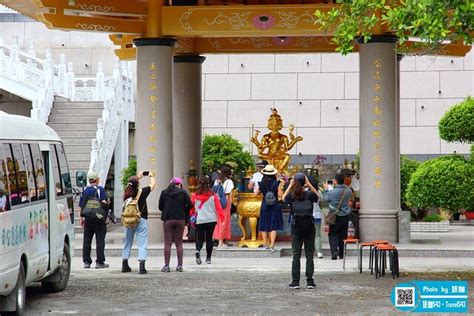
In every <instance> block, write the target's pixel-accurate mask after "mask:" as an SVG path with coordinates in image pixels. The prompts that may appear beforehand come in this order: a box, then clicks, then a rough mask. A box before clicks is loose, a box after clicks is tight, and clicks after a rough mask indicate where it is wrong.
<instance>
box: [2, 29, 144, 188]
mask: <svg viewBox="0 0 474 316" xmlns="http://www.w3.org/2000/svg"><path fill="white" fill-rule="evenodd" d="M127 64H128V65H127ZM97 69H98V72H97V74H96V75H95V76H90V77H85V76H76V75H75V74H74V71H73V70H74V68H73V64H72V63H71V62H67V60H66V56H65V55H64V54H60V56H59V64H57V65H55V64H54V62H53V59H52V57H51V50H50V49H49V48H48V49H46V52H45V59H40V58H37V57H36V50H35V47H34V45H33V43H30V45H29V47H28V50H27V52H22V51H21V50H20V48H19V45H18V36H14V37H13V43H12V45H11V46H8V45H5V44H4V42H3V38H2V37H1V36H0V89H4V90H6V91H9V92H11V93H13V94H16V95H18V96H20V97H22V98H24V99H27V100H30V101H31V102H32V110H31V117H32V118H35V119H37V120H39V121H41V122H43V123H46V122H47V121H48V117H49V114H50V112H51V108H52V106H53V102H54V97H55V96H60V97H63V98H66V99H69V100H70V101H103V102H104V109H103V112H102V118H100V119H99V120H98V122H97V131H96V138H95V139H93V140H92V150H91V162H90V169H94V170H96V171H97V172H98V173H99V176H100V178H101V179H104V180H105V179H106V178H107V173H108V170H109V166H110V163H111V160H112V155H113V152H114V148H115V144H116V141H117V137H118V134H119V131H120V127H121V126H122V125H123V124H122V122H123V121H129V120H131V121H134V120H135V117H134V113H135V112H134V111H135V97H134V80H133V73H132V70H131V67H130V63H126V62H120V61H119V60H118V59H117V60H116V61H115V63H114V70H113V74H112V76H110V77H107V76H105V74H104V72H103V64H102V63H101V62H99V63H98V67H97Z"/></svg>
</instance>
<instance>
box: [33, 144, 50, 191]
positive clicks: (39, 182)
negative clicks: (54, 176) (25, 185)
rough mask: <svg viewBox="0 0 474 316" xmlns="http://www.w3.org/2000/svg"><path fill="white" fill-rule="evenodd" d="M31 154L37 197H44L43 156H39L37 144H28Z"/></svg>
mask: <svg viewBox="0 0 474 316" xmlns="http://www.w3.org/2000/svg"><path fill="white" fill-rule="evenodd" d="M30 149H31V156H32V157H33V166H34V169H35V171H34V172H35V182H36V188H37V190H38V199H39V200H44V199H46V180H45V178H44V172H45V171H44V164H43V156H41V151H40V148H39V144H30Z"/></svg>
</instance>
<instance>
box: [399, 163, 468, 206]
mask: <svg viewBox="0 0 474 316" xmlns="http://www.w3.org/2000/svg"><path fill="white" fill-rule="evenodd" d="M473 174H474V164H472V163H469V162H468V161H466V159H464V157H462V156H458V155H450V156H444V157H439V158H435V159H431V160H428V161H425V162H424V163H422V164H421V165H420V166H419V167H418V169H417V170H416V171H415V172H414V173H413V175H412V177H411V179H410V182H409V184H408V188H407V191H406V200H407V202H408V204H409V205H411V206H415V207H420V208H429V207H437V208H443V209H446V210H450V211H452V212H456V211H457V210H459V209H468V210H470V209H474V177H473V176H472V175H473Z"/></svg>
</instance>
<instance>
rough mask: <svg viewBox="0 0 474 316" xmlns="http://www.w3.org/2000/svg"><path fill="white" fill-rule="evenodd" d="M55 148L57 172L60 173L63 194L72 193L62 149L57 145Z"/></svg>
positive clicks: (69, 176)
mask: <svg viewBox="0 0 474 316" xmlns="http://www.w3.org/2000/svg"><path fill="white" fill-rule="evenodd" d="M55 146H56V152H57V153H58V160H59V171H60V172H61V184H62V187H63V194H70V193H72V183H71V175H70V174H69V168H68V166H67V161H66V155H65V153H64V147H63V146H62V145H59V144H58V145H55Z"/></svg>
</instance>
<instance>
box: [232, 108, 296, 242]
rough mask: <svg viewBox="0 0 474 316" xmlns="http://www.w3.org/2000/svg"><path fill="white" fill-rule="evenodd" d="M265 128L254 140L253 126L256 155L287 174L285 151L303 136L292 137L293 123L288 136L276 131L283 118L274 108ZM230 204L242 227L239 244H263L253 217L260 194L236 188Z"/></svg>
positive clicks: (257, 212)
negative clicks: (261, 134) (247, 226)
mask: <svg viewBox="0 0 474 316" xmlns="http://www.w3.org/2000/svg"><path fill="white" fill-rule="evenodd" d="M267 126H268V129H269V130H270V133H268V134H265V135H263V137H262V139H261V140H260V141H259V140H258V135H259V134H260V131H259V130H255V133H254V135H253V136H252V138H251V139H250V140H251V142H252V143H254V144H255V145H256V146H257V148H258V158H260V159H262V160H267V161H268V162H269V163H270V164H272V165H273V166H274V167H275V168H276V169H277V170H278V171H279V172H285V173H286V174H288V163H289V161H290V154H289V153H288V152H289V151H290V150H291V149H292V148H293V146H295V144H296V143H297V142H300V141H302V140H303V137H301V136H298V137H296V136H295V135H294V134H293V130H294V126H293V125H290V126H289V130H290V133H289V137H288V136H286V135H283V134H281V133H280V131H281V129H282V128H283V120H282V119H281V116H280V115H279V114H278V111H277V109H275V108H274V109H272V114H271V115H270V117H269V118H268V125H267ZM233 197H234V201H233V202H234V204H235V205H236V206H237V213H238V214H239V221H238V223H239V226H240V229H241V230H242V238H241V240H240V241H239V244H238V246H239V247H244V246H245V247H250V248H257V247H259V246H263V240H262V239H259V238H258V234H257V219H258V218H259V217H260V206H261V205H262V195H261V194H259V195H255V194H254V193H253V192H236V194H234V195H233ZM247 219H248V221H249V226H250V238H249V239H248V238H247V229H246V225H245V221H246V220H247Z"/></svg>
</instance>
